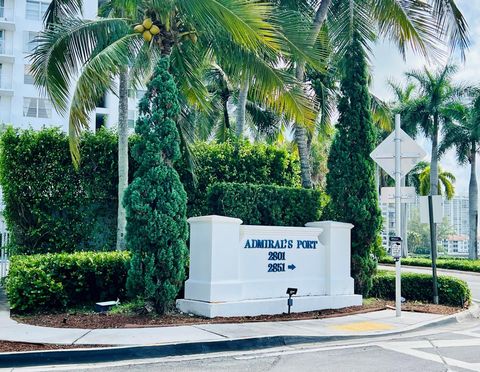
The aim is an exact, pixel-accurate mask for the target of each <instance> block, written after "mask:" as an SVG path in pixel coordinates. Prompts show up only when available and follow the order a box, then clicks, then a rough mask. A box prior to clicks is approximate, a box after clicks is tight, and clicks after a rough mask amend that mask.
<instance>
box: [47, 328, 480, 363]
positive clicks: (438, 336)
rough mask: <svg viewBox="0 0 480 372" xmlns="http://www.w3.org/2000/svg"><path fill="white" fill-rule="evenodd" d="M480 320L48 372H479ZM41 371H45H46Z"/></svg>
mask: <svg viewBox="0 0 480 372" xmlns="http://www.w3.org/2000/svg"><path fill="white" fill-rule="evenodd" d="M479 350H480V320H478V319H471V320H468V321H464V322H462V323H453V324H449V325H443V326H438V327H435V328H429V329H427V330H424V331H417V332H413V333H407V334H404V335H396V336H390V337H382V338H365V339H362V340H355V341H352V340H351V341H343V342H341V341H337V342H330V343H318V344H309V345H296V346H290V347H282V348H276V349H264V350H255V351H243V352H227V353H218V354H201V355H193V356H178V357H168V358H161V359H155V360H141V361H127V362H121V364H120V363H117V364H110V365H98V364H96V365H93V364H92V365H89V366H84V365H83V366H79V365H77V366H70V367H69V368H68V369H63V368H61V367H60V366H55V367H53V366H52V368H51V369H50V370H55V371H67V370H70V371H72V370H75V371H77V372H81V371H85V372H87V371H90V370H92V369H93V368H94V369H95V370H96V371H104V372H120V371H125V370H128V371H174V372H177V371H178V372H181V371H188V372H191V371H193V372H196V371H202V372H207V371H229V372H230V371H232V372H236V371H239V372H240V371H249V372H256V371H262V372H263V371H275V372H283V371H285V372H287V371H288V372H297V371H301V372H309V371H332V372H356V371H358V372H364V371H365V372H367V371H368V372H376V371H378V372H385V371H402V372H403V371H421V372H430V371H480V353H479ZM42 370H45V369H44V368H42Z"/></svg>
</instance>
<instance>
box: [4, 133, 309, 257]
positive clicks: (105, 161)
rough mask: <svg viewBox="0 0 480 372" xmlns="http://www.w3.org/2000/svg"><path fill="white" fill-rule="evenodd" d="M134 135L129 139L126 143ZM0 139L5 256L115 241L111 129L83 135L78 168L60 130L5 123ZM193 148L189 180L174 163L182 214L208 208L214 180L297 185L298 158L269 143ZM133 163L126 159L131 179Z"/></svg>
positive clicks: (106, 246) (97, 247) (100, 247)
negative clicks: (183, 197) (183, 198)
mask: <svg viewBox="0 0 480 372" xmlns="http://www.w3.org/2000/svg"><path fill="white" fill-rule="evenodd" d="M137 138H138V137H136V136H132V137H130V139H129V144H130V147H132V146H133V145H134V144H135V142H136V141H137ZM0 142H1V148H0V183H1V186H2V190H3V199H4V202H5V211H4V216H5V219H6V221H7V225H8V228H9V231H10V234H11V242H12V252H11V254H38V253H59V252H73V251H106V250H112V249H113V248H114V247H115V240H116V222H117V219H116V218H117V206H118V198H117V185H118V171H117V147H118V139H117V135H116V134H115V133H114V132H110V131H107V130H101V131H99V132H97V133H95V134H93V133H88V132H87V133H85V135H84V136H82V138H81V141H80V150H81V154H82V159H81V160H82V163H81V166H80V168H79V170H78V171H75V169H74V168H73V166H72V161H71V157H70V152H69V146H68V137H67V135H66V134H64V133H62V132H61V131H60V130H58V129H43V130H40V131H34V130H20V129H13V128H8V129H7V130H6V131H5V132H4V133H3V134H2V136H1V141H0ZM191 152H192V154H193V159H194V163H195V179H193V178H192V175H191V173H190V171H189V167H188V166H187V164H185V161H184V160H182V161H180V162H178V163H176V164H175V168H176V169H177V170H178V172H179V174H180V176H181V181H182V183H183V184H184V187H185V190H186V191H187V196H188V205H187V208H188V210H187V215H188V216H198V215H201V214H208V201H207V188H208V186H210V185H211V184H213V183H215V182H239V183H255V184H274V185H280V186H289V187H295V186H299V185H300V167H299V162H298V158H297V156H296V155H294V154H290V153H289V152H288V151H287V150H285V149H279V148H277V147H276V146H273V145H265V144H250V143H249V142H248V141H241V142H238V143H237V142H226V143H221V144H216V143H212V144H207V143H198V144H195V145H193V146H192V148H191ZM137 167H138V165H137V164H136V162H135V161H134V160H133V159H132V158H131V157H130V163H129V172H130V180H131V179H132V175H133V173H134V172H135V170H136V169H137Z"/></svg>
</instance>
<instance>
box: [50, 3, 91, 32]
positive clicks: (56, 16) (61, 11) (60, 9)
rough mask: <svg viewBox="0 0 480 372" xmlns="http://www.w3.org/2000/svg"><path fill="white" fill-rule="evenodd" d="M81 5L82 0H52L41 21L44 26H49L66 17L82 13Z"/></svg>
mask: <svg viewBox="0 0 480 372" xmlns="http://www.w3.org/2000/svg"><path fill="white" fill-rule="evenodd" d="M82 7H83V1H82V0H52V1H51V2H50V4H49V5H48V8H47V10H46V11H45V14H44V15H43V23H44V24H45V27H46V28H50V27H51V26H52V25H53V24H56V23H61V22H63V21H64V20H65V19H66V18H68V17H75V16H79V15H82Z"/></svg>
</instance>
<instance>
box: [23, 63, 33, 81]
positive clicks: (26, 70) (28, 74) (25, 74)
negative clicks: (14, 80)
mask: <svg viewBox="0 0 480 372" xmlns="http://www.w3.org/2000/svg"><path fill="white" fill-rule="evenodd" d="M31 67H32V66H30V65H25V66H24V68H23V82H24V83H25V84H33V83H34V80H33V75H32V72H31V71H30V69H31Z"/></svg>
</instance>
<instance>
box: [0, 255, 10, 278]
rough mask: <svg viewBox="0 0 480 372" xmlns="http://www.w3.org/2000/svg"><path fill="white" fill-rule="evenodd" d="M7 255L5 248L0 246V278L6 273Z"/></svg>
mask: <svg viewBox="0 0 480 372" xmlns="http://www.w3.org/2000/svg"><path fill="white" fill-rule="evenodd" d="M8 264H9V262H8V255H7V250H6V249H5V248H0V279H2V278H4V277H6V276H7V274H8Z"/></svg>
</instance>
